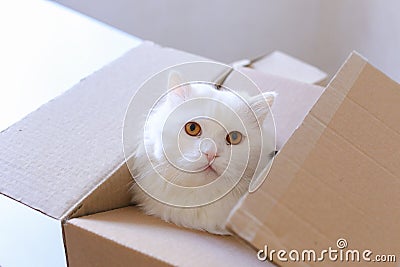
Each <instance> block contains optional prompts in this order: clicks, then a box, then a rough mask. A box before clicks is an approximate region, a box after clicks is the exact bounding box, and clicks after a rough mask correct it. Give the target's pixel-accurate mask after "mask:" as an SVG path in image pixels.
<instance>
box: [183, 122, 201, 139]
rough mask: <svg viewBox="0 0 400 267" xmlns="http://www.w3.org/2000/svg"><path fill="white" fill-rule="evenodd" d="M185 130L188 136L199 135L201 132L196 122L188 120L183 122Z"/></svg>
mask: <svg viewBox="0 0 400 267" xmlns="http://www.w3.org/2000/svg"><path fill="white" fill-rule="evenodd" d="M185 131H186V133H187V134H188V135H190V136H199V135H200V134H201V127H200V125H199V124H198V123H197V122H194V121H189V122H188V123H186V124H185Z"/></svg>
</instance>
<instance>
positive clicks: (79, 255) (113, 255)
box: [63, 222, 172, 267]
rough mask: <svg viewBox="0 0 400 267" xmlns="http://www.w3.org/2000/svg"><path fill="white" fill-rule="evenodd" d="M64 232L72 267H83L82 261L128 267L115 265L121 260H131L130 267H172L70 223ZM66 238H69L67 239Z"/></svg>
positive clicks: (153, 257)
mask: <svg viewBox="0 0 400 267" xmlns="http://www.w3.org/2000/svg"><path fill="white" fill-rule="evenodd" d="M64 232H67V233H68V234H67V235H65V236H64V241H65V242H64V246H65V249H66V251H67V254H68V255H69V256H68V257H67V260H68V266H70V267H72V266H81V264H82V262H81V261H82V260H85V263H91V264H92V265H93V266H94V265H96V264H98V263H99V262H101V263H102V266H127V265H120V264H118V265H115V264H116V262H118V259H121V258H123V259H124V260H130V262H129V263H127V262H125V264H129V266H130V265H132V266H172V265H171V264H169V263H167V262H165V261H163V260H161V259H158V258H156V257H155V256H154V255H153V256H150V255H147V254H144V253H142V252H140V251H138V250H132V248H129V247H127V246H125V245H124V244H122V243H121V242H118V240H111V239H109V238H107V237H104V236H102V235H99V234H97V233H94V232H91V231H88V230H87V229H84V228H82V227H79V226H77V225H74V224H72V223H69V222H67V223H65V224H64V225H63V233H64ZM66 236H68V237H67V238H65V237H66ZM110 248H113V249H110Z"/></svg>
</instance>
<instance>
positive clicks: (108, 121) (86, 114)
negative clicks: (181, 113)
mask: <svg viewBox="0 0 400 267" xmlns="http://www.w3.org/2000/svg"><path fill="white" fill-rule="evenodd" d="M200 59H202V58H200V57H198V56H194V55H191V54H187V53H184V52H180V51H177V50H174V49H170V48H161V47H160V46H158V45H155V44H153V43H151V42H145V43H144V44H142V45H140V46H139V47H137V48H134V49H132V50H131V51H130V52H128V53H126V54H125V55H124V56H123V57H121V58H119V59H118V60H116V61H114V62H113V63H111V64H109V65H108V66H106V67H104V68H102V69H101V70H99V71H97V72H96V73H94V74H93V75H91V76H89V77H88V78H86V79H84V80H82V81H81V82H80V83H79V84H77V85H76V86H74V87H73V88H72V89H70V90H68V91H67V92H65V93H64V94H62V95H61V96H59V97H57V98H56V99H54V100H52V101H50V102H49V103H47V104H45V105H43V106H42V107H40V108H39V109H38V110H36V111H35V112H33V113H31V114H29V115H28V116H27V117H25V118H24V119H23V120H21V121H19V122H17V123H16V124H14V125H12V126H11V127H9V128H8V129H6V130H4V131H3V132H1V134H0V170H1V172H0V192H1V193H2V194H4V195H6V196H9V197H11V198H13V199H15V200H17V201H20V202H22V203H24V204H26V205H28V206H30V207H32V208H34V209H37V210H39V211H41V212H43V213H45V214H47V215H49V216H51V217H54V218H58V219H61V218H64V217H67V216H68V215H69V214H70V213H79V212H78V211H77V209H79V208H81V207H82V206H83V203H82V202H83V200H84V199H85V198H86V197H87V196H88V195H90V193H91V192H92V191H94V190H96V188H97V187H98V186H99V185H100V184H102V183H103V182H105V181H106V180H107V179H108V178H109V177H110V176H112V175H113V174H114V173H117V174H116V175H117V176H116V179H118V175H119V174H120V173H118V168H119V167H120V166H121V164H122V163H123V162H124V155H123V149H122V141H121V133H122V125H123V118H124V115H125V111H126V108H127V105H128V103H129V101H130V98H131V97H132V95H133V92H134V91H135V90H136V89H137V88H138V87H139V86H140V84H141V83H142V82H143V81H145V79H147V78H148V77H150V76H151V75H153V74H154V73H156V72H158V71H160V70H161V69H163V68H166V67H168V66H170V65H174V64H178V63H182V62H186V61H191V60H200ZM109 186H111V187H112V185H110V184H109ZM109 186H108V187H107V186H106V187H105V188H106V189H107V190H105V191H104V192H106V191H107V192H109V191H110V187H109ZM103 188H104V187H103ZM111 190H112V189H111ZM105 196H107V198H106V197H97V198H95V199H94V200H93V201H96V203H95V205H94V204H93V205H89V204H88V206H89V207H90V209H91V210H89V209H88V208H87V209H86V212H89V213H90V212H95V211H99V210H105V209H109V208H110V207H113V208H115V207H118V206H121V205H127V201H128V199H127V198H126V197H121V196H120V191H119V190H116V194H106V195H105Z"/></svg>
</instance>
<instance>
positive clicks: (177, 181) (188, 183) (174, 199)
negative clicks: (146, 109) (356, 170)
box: [131, 72, 276, 234]
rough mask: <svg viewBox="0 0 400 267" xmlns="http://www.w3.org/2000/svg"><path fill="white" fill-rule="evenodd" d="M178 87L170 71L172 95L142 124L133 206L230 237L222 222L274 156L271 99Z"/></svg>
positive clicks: (199, 85)
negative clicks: (267, 126) (259, 167)
mask: <svg viewBox="0 0 400 267" xmlns="http://www.w3.org/2000/svg"><path fill="white" fill-rule="evenodd" d="M181 84H182V79H181V77H180V75H179V74H178V73H176V72H172V73H171V74H170V76H169V84H168V88H173V89H172V90H170V91H169V92H168V93H167V95H166V97H165V100H164V101H161V102H160V103H159V104H158V105H156V106H155V108H154V109H153V110H152V112H151V114H150V116H149V117H148V118H147V124H146V126H145V129H144V140H140V142H139V144H138V147H137V150H136V152H135V155H134V163H133V164H134V165H133V166H132V168H131V169H133V170H134V173H133V175H134V178H135V180H136V183H135V184H134V186H133V187H132V194H133V202H134V203H136V204H138V205H139V206H140V207H141V208H142V209H143V210H144V211H145V212H146V213H147V214H150V215H155V216H158V217H160V218H161V219H163V220H165V221H168V222H173V223H175V224H177V225H180V226H183V227H188V228H193V229H199V230H205V231H208V232H210V233H215V234H229V233H228V231H227V230H226V228H225V222H226V219H227V217H228V215H229V213H230V211H231V210H232V208H233V207H234V205H235V204H236V203H237V202H238V200H239V199H240V198H241V197H242V196H243V195H244V194H245V193H246V192H247V190H248V187H249V183H250V180H251V179H252V177H253V174H254V172H255V169H256V167H257V164H258V162H259V160H260V157H261V161H260V164H263V166H266V165H267V164H268V163H269V161H270V160H271V158H272V157H273V156H274V155H275V153H274V152H275V140H274V136H273V135H271V134H269V133H268V132H267V131H266V129H265V127H263V126H262V124H263V121H264V120H265V118H266V117H267V115H268V113H269V108H268V106H267V103H268V105H269V106H271V105H272V103H273V101H274V98H275V96H276V94H275V93H274V92H267V93H263V94H260V95H257V96H253V97H250V96H248V95H247V94H246V93H245V92H237V93H234V92H232V91H230V90H227V89H220V90H218V89H217V88H216V87H215V86H213V85H212V84H207V83H190V84H185V85H181ZM260 125H261V126H260ZM150 163H151V164H150ZM138 184H139V185H138ZM145 191H146V192H145Z"/></svg>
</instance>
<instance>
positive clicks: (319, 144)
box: [228, 53, 400, 266]
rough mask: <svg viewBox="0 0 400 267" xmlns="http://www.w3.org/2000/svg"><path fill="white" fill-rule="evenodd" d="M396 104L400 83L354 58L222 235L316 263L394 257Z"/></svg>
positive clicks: (399, 221) (398, 146)
mask: <svg viewBox="0 0 400 267" xmlns="http://www.w3.org/2000/svg"><path fill="white" fill-rule="evenodd" d="M399 103H400V85H399V84H397V83H395V82H394V81H392V80H391V79H389V78H388V77H387V76H385V75H384V74H383V73H381V72H380V71H379V70H377V69H376V68H374V67H373V66H372V65H370V64H369V63H368V62H367V61H366V60H365V59H364V58H362V57H361V56H359V55H358V54H356V53H353V54H352V55H351V56H350V57H349V59H348V60H347V61H346V63H345V64H344V65H343V66H342V68H341V69H340V70H339V72H338V73H337V74H336V76H335V77H334V78H333V80H332V81H331V82H330V84H329V85H328V87H327V89H326V91H325V92H324V94H323V95H322V96H321V98H320V99H319V100H318V102H317V103H316V105H315V106H314V107H313V108H312V110H311V111H310V113H309V114H308V115H307V117H306V118H305V119H304V121H303V122H302V124H301V126H300V127H299V128H298V129H297V130H296V131H295V133H294V134H293V136H292V137H291V138H290V139H289V141H288V142H287V144H286V145H285V146H284V147H283V149H282V150H281V151H280V153H279V154H278V155H277V157H276V159H275V161H274V164H273V165H272V169H271V172H270V173H269V175H268V177H267V180H266V181H265V182H264V184H263V185H262V186H261V187H260V188H259V190H258V191H257V192H255V193H253V194H248V195H247V196H246V198H245V199H244V200H243V201H242V202H241V203H240V204H239V205H238V206H237V207H236V209H235V210H234V211H233V213H231V216H230V219H229V222H228V228H230V229H231V230H232V231H233V232H234V233H236V234H237V235H238V236H240V237H241V238H243V239H244V240H246V241H247V242H248V243H249V244H251V245H252V246H253V247H254V248H256V249H257V250H264V251H261V254H263V253H264V252H265V251H266V247H265V246H267V249H268V250H269V251H270V250H276V251H278V250H281V249H282V250H286V251H288V252H289V251H290V250H292V249H297V250H299V251H302V250H310V249H313V250H315V251H317V254H318V256H319V255H320V254H319V252H321V251H322V250H324V249H328V247H332V248H333V249H336V250H338V251H348V250H359V251H360V252H363V251H365V250H370V251H372V253H373V254H372V256H371V257H370V259H371V262H369V263H370V264H374V263H375V264H376V262H374V261H373V260H375V258H373V257H374V256H375V255H386V256H389V255H395V256H397V257H398V256H399V255H400V242H399V240H400V231H399V230H400V228H399V227H400V210H399V208H398V207H399V205H400V183H399V178H400V120H399V115H400V108H399ZM340 242H341V243H340ZM341 246H345V247H344V248H343V249H341V248H340V247H341ZM338 253H339V252H338ZM346 253H347V252H346ZM287 257H288V255H287V254H286V258H287ZM333 258H334V257H333ZM367 258H368V257H367ZM274 259H275V263H276V264H278V265H281V266H286V265H290V263H291V262H290V260H289V261H287V262H285V261H280V260H278V259H277V257H275V258H274ZM338 261H339V260H338ZM292 263H293V262H292ZM332 263H333V262H332V261H330V260H328V259H325V261H322V262H313V261H311V262H310V261H308V262H297V263H296V265H298V266H314V265H318V266H331V265H332ZM339 263H340V264H341V265H345V266H347V265H352V264H357V263H355V262H346V261H340V262H339ZM358 264H359V266H365V265H366V264H367V262H365V261H361V263H358ZM395 265H396V263H395V262H386V263H385V266H395Z"/></svg>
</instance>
